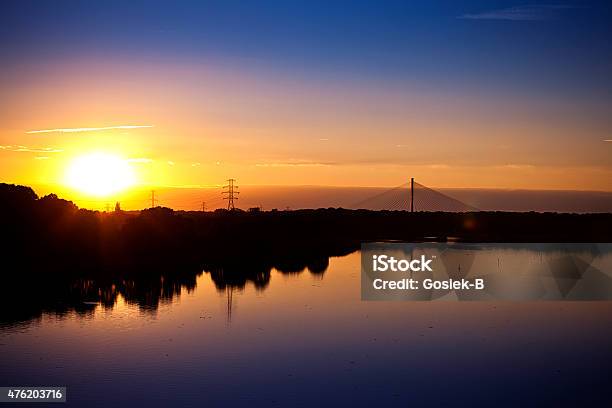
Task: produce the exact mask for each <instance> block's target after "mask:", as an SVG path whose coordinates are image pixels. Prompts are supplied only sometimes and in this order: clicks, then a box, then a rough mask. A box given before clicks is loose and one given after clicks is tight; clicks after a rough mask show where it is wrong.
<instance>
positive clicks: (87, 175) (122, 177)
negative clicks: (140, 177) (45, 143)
mask: <svg viewBox="0 0 612 408" xmlns="http://www.w3.org/2000/svg"><path fill="white" fill-rule="evenodd" d="M135 183H136V176H135V174H134V171H133V169H132V167H131V166H130V164H129V163H128V161H127V160H125V159H123V158H121V157H119V156H116V155H114V154H109V153H100V152H95V153H89V154H86V155H83V156H78V157H76V158H75V159H74V160H73V161H72V162H71V163H70V164H69V166H68V168H67V170H66V184H67V185H68V186H69V187H71V188H73V189H75V190H78V191H80V192H82V193H85V194H88V195H92V196H97V197H104V196H109V195H112V194H115V193H118V192H120V191H123V190H125V189H127V188H129V187H131V186H133V185H134V184H135Z"/></svg>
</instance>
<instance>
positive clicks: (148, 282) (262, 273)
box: [0, 247, 354, 326]
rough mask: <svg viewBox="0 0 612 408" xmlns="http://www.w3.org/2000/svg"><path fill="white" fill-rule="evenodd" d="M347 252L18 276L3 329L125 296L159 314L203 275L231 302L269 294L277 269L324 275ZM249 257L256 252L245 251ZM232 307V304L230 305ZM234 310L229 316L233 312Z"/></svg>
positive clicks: (6, 301) (107, 305)
mask: <svg viewBox="0 0 612 408" xmlns="http://www.w3.org/2000/svg"><path fill="white" fill-rule="evenodd" d="M353 249H354V248H353V247H347V248H345V249H343V250H342V251H340V252H338V251H337V250H334V251H329V252H327V253H325V252H323V253H318V254H313V253H311V251H310V250H308V251H307V253H300V252H299V251H297V250H293V251H292V252H291V253H289V254H288V253H285V254H283V255H280V256H278V257H276V258H274V257H270V256H266V257H265V258H263V257H262V256H261V255H259V256H257V257H256V256H244V255H243V254H241V256H237V257H235V258H229V259H223V260H219V259H216V260H212V261H209V262H206V263H204V264H203V265H202V266H199V267H198V266H192V267H191V268H187V267H183V269H180V268H177V269H171V268H168V269H165V270H163V269H161V268H154V269H150V270H140V269H139V270H133V271H130V272H129V273H123V274H109V275H110V277H100V276H98V275H99V274H96V275H94V276H95V277H93V278H89V277H87V276H88V273H87V270H84V271H83V273H82V275H83V276H79V275H80V274H79V273H78V272H71V273H64V274H61V275H56V276H54V277H53V278H52V279H51V278H50V277H49V276H48V275H46V274H44V273H41V271H39V270H34V271H26V270H22V271H21V272H20V273H19V274H15V275H13V276H12V277H11V278H9V279H10V280H9V282H6V284H4V285H3V286H2V296H1V301H0V325H3V326H10V325H15V324H22V323H27V322H28V321H30V320H34V319H40V318H41V317H42V316H43V314H50V315H55V316H58V317H62V316H65V315H67V314H69V313H75V314H76V315H78V316H81V317H87V316H88V315H91V314H92V313H93V311H94V310H95V309H96V306H98V305H100V306H101V307H102V308H104V309H112V308H113V307H114V306H115V305H116V304H117V302H118V298H119V297H121V298H122V299H123V300H124V301H125V302H126V303H127V304H131V305H136V306H138V308H139V309H140V310H141V311H142V312H145V313H155V312H156V311H157V309H158V308H159V307H160V305H163V304H170V303H172V302H174V301H175V300H177V299H178V298H179V297H180V296H181V294H182V293H184V292H187V293H191V292H193V291H194V290H195V289H196V281H197V278H198V277H199V276H200V275H201V274H202V273H207V274H210V277H211V280H212V282H213V283H214V285H215V287H216V289H217V290H218V291H219V292H227V293H228V299H230V297H231V293H233V291H235V290H242V289H244V287H245V286H246V285H247V284H252V285H253V286H254V287H255V288H257V289H259V290H265V289H266V288H267V287H268V285H269V283H270V276H271V271H272V270H273V269H275V270H277V271H279V272H280V273H282V274H285V275H299V274H301V273H306V272H307V273H310V274H312V275H315V276H323V274H324V273H325V271H326V270H327V268H328V266H329V257H330V256H332V255H345V254H348V253H350V252H352V251H353ZM245 252H247V253H249V252H250V251H245ZM228 304H229V305H230V306H231V301H229V300H228ZM230 309H231V308H230V307H228V313H230V312H231V311H230Z"/></svg>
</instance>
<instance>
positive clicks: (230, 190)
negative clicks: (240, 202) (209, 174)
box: [222, 179, 240, 210]
mask: <svg viewBox="0 0 612 408" xmlns="http://www.w3.org/2000/svg"><path fill="white" fill-rule="evenodd" d="M235 181H236V180H235V179H228V180H227V186H223V188H225V189H227V190H223V193H222V194H223V195H224V197H223V199H224V200H227V209H228V210H234V209H235V207H234V200H237V199H238V194H240V192H238V191H237V190H238V186H235V185H234V182H235Z"/></svg>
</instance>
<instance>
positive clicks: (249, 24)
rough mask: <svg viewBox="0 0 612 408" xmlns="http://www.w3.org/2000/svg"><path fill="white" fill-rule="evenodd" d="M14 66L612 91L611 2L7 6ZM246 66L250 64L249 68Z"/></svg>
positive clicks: (6, 36) (7, 49)
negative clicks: (110, 62) (157, 66)
mask: <svg viewBox="0 0 612 408" xmlns="http://www.w3.org/2000/svg"><path fill="white" fill-rule="evenodd" d="M2 8H3V12H2V16H3V17H1V23H2V24H1V26H2V27H1V28H0V29H1V30H2V37H3V41H2V42H1V45H0V46H1V52H2V56H3V60H4V61H5V62H4V64H5V65H6V64H8V65H10V64H11V62H12V61H23V60H29V59H36V60H40V59H43V60H44V59H45V58H56V57H57V56H58V55H63V56H70V55H74V54H82V53H85V54H86V53H98V54H103V55H104V54H105V55H108V56H118V55H122V54H123V55H134V54H137V55H152V56H156V57H159V58H168V59H172V58H213V59H215V58H216V59H230V60H232V59H235V60H238V61H240V60H241V59H244V60H245V61H255V62H256V63H257V64H259V65H261V66H264V67H270V68H271V69H284V70H295V71H296V72H301V73H303V74H304V75H323V76H325V75H328V76H334V75H342V76H345V75H349V76H350V75H354V76H357V77H359V78H366V79H371V80H375V81H380V80H385V79H389V78H391V79H393V80H406V81H420V82H424V83H428V82H430V83H440V81H441V82H442V83H449V84H453V83H454V84H455V85H456V86H482V87H490V86H493V87H509V88H516V87H519V88H529V89H534V88H536V89H539V88H544V89H547V90H549V91H551V92H559V93H560V94H561V95H563V94H564V93H565V92H568V93H570V94H573V93H578V94H587V95H588V94H589V93H592V95H593V97H597V96H598V97H603V96H606V95H608V94H609V92H610V91H611V90H612V82H611V81H612V79H610V76H609V75H608V73H609V72H611V71H612V49H611V48H612V47H611V46H610V43H611V40H612V24H610V22H611V21H612V19H611V17H612V13H611V10H610V6H608V5H606V2H573V3H571V2H555V3H548V4H546V5H538V4H533V3H524V2H516V1H461V2H459V1H376V2H364V1H333V2H330V1H322V2H317V1H302V2H298V1H262V2H247V1H242V2H238V1H191V2H190V1H178V2H170V1H141V2H138V1H119V2H112V1H104V2H92V1H77V2H70V1H61V2H57V1H50V2H43V1H34V2H30V1H18V2H13V3H9V2H3V6H2ZM245 63H246V62H245Z"/></svg>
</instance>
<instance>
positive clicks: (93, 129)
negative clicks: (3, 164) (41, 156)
mask: <svg viewBox="0 0 612 408" xmlns="http://www.w3.org/2000/svg"><path fill="white" fill-rule="evenodd" d="M152 127H153V125H119V126H104V127H81V128H59V129H40V130H28V131H27V132H26V133H30V134H32V133H77V132H96V131H99V130H115V129H143V128H152Z"/></svg>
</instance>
